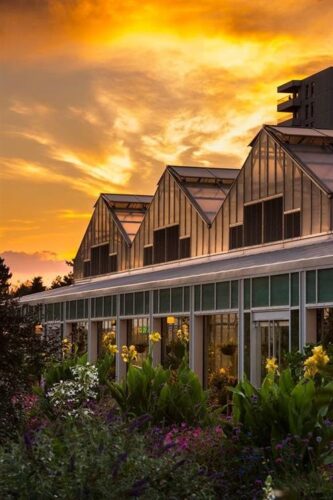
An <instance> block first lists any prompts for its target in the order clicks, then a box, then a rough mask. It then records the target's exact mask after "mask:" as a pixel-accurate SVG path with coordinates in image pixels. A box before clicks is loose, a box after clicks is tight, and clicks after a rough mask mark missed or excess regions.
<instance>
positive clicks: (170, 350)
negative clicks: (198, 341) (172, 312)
mask: <svg viewBox="0 0 333 500" xmlns="http://www.w3.org/2000/svg"><path fill="white" fill-rule="evenodd" d="M189 322H190V321H189V318H188V317H186V316H185V317H178V318H176V317H169V321H167V318H162V321H161V336H162V339H161V364H162V366H163V367H164V368H171V369H177V368H178V367H179V365H180V363H181V361H182V359H183V358H184V355H185V354H186V352H187V350H188V342H187V341H186V340H185V339H186V338H187V339H188V338H189V335H190V332H189Z"/></svg>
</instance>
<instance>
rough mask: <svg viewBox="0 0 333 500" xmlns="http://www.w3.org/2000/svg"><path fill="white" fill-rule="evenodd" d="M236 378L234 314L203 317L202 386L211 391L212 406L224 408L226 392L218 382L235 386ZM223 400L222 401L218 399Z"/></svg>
mask: <svg viewBox="0 0 333 500" xmlns="http://www.w3.org/2000/svg"><path fill="white" fill-rule="evenodd" d="M237 376H238V317H237V314H215V315H211V316H205V321H204V386H205V387H209V388H210V389H211V390H212V396H213V397H216V400H217V401H216V402H217V403H220V404H225V403H226V402H227V400H229V398H228V393H226V391H221V382H222V383H223V381H225V383H226V385H235V384H236V382H237ZM222 398H223V399H222Z"/></svg>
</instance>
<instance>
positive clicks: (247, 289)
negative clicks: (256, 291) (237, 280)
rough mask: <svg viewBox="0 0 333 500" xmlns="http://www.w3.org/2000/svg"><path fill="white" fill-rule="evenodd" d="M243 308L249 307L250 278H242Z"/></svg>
mask: <svg viewBox="0 0 333 500" xmlns="http://www.w3.org/2000/svg"><path fill="white" fill-rule="evenodd" d="M244 309H251V280H250V279H246V280H244Z"/></svg>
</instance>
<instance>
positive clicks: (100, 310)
mask: <svg viewBox="0 0 333 500" xmlns="http://www.w3.org/2000/svg"><path fill="white" fill-rule="evenodd" d="M102 316H103V297H97V299H96V317H97V318H101V317H102Z"/></svg>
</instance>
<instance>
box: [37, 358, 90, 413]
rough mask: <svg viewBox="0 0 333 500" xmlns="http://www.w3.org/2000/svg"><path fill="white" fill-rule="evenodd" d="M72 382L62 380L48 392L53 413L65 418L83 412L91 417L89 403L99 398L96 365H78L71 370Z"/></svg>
mask: <svg viewBox="0 0 333 500" xmlns="http://www.w3.org/2000/svg"><path fill="white" fill-rule="evenodd" d="M71 372H72V375H73V379H72V380H61V381H60V382H59V383H57V384H54V385H53V386H52V387H51V388H50V390H49V391H48V392H47V395H46V396H47V398H48V400H49V402H50V405H51V407H52V409H53V411H54V412H55V413H56V414H58V415H62V416H64V417H66V416H68V417H77V416H78V414H79V413H80V412H81V411H82V413H83V414H84V415H89V414H90V413H91V410H90V409H89V407H88V406H89V403H90V402H92V401H94V400H96V399H97V396H98V384H99V379H98V371H97V368H96V366H95V365H91V364H90V363H87V364H86V365H82V366H81V365H77V366H74V367H72V368H71Z"/></svg>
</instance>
